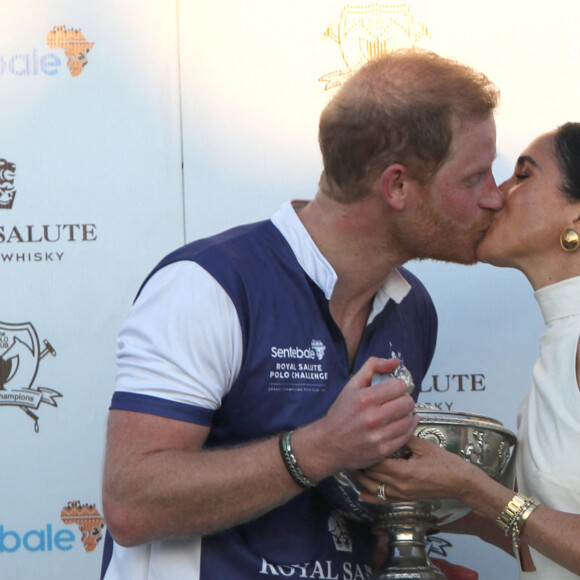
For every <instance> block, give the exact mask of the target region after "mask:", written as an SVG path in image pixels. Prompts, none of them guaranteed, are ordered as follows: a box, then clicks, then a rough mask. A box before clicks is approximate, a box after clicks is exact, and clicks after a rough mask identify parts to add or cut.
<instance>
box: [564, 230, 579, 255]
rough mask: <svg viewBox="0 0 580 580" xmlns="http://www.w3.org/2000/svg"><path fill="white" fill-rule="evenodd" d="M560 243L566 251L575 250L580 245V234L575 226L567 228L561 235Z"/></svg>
mask: <svg viewBox="0 0 580 580" xmlns="http://www.w3.org/2000/svg"><path fill="white" fill-rule="evenodd" d="M560 245H561V246H562V249H563V250H565V251H566V252H574V251H575V250H577V249H578V247H579V246H580V235H578V232H577V231H576V230H575V229H573V228H566V229H565V230H564V231H563V232H562V235H561V236H560Z"/></svg>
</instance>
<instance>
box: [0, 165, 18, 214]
mask: <svg viewBox="0 0 580 580" xmlns="http://www.w3.org/2000/svg"><path fill="white" fill-rule="evenodd" d="M15 174H16V165H15V164H14V163H10V162H9V161H6V159H0V209H12V204H13V203H14V196H15V195H16V188H15V186H14V175H15Z"/></svg>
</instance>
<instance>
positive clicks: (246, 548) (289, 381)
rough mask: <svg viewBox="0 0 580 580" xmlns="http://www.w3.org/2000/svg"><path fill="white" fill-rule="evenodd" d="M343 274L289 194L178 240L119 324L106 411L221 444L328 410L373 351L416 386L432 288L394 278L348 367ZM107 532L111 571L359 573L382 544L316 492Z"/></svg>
mask: <svg viewBox="0 0 580 580" xmlns="http://www.w3.org/2000/svg"><path fill="white" fill-rule="evenodd" d="M335 283H336V274H335V272H334V270H333V269H332V267H331V266H330V264H329V263H328V262H327V261H326V259H325V258H324V257H323V256H322V255H321V254H320V252H319V251H318V249H317V247H316V245H315V244H314V242H313V241H312V239H311V238H310V237H309V235H308V233H307V232H306V230H305V228H304V227H303V225H302V223H301V222H300V220H299V219H298V217H297V215H296V213H295V211H294V209H293V208H292V205H291V204H290V203H287V204H285V205H284V206H283V207H282V208H281V210H280V211H279V212H278V213H277V214H276V215H275V216H274V217H273V218H272V220H267V221H263V222H259V223H255V224H250V225H246V226H241V227H237V228H234V229H232V230H229V231H227V232H224V233H222V234H219V235H217V236H213V237H211V238H207V239H204V240H200V241H197V242H193V243H191V244H188V245H186V246H184V247H182V248H180V249H178V250H177V251H175V252H173V253H172V254H170V255H169V256H167V257H166V258H165V259H164V260H162V262H161V263H160V264H159V265H158V266H157V267H156V268H155V269H154V271H153V272H152V274H151V275H150V276H149V277H148V279H147V280H146V282H145V283H144V285H143V286H142V289H141V291H140V293H139V296H138V298H137V299H136V301H135V304H134V306H133V308H132V310H131V312H130V313H129V315H128V317H127V320H126V322H125V324H124V325H123V328H122V329H121V331H120V333H119V339H118V340H119V349H118V375H117V385H116V391H115V394H114V396H113V401H112V404H111V408H112V409H125V410H132V411H140V412H146V413H153V414H157V415H161V416H165V417H171V418H174V419H179V420H183V421H191V422H193V423H197V424H202V425H207V426H211V429H210V435H209V438H208V441H207V446H208V447H212V446H221V445H230V444H235V443H241V442H245V441H251V440H253V439H256V438H261V437H264V436H268V435H272V434H275V433H278V432H279V431H281V430H283V429H290V428H294V427H298V426H300V425H303V424H305V423H309V422H311V421H314V420H316V419H318V418H320V417H321V416H323V415H324V414H325V413H326V412H327V410H328V408H329V407H330V406H331V405H332V403H333V401H334V400H335V399H336V397H337V395H338V393H339V392H340V390H341V389H342V387H343V386H344V385H345V384H346V382H347V381H348V379H349V376H350V375H351V374H352V373H353V372H356V370H358V368H360V366H361V365H362V364H363V363H364V362H365V361H366V360H367V359H368V357H369V356H379V357H391V356H393V355H395V356H398V357H400V358H401V359H402V360H403V361H404V364H405V366H407V368H408V369H409V370H410V371H411V373H412V375H413V377H414V380H415V383H416V384H417V385H420V384H421V382H422V380H423V377H424V375H425V373H426V372H427V369H428V367H429V364H430V362H431V358H432V356H433V352H434V349H435V341H436V333H437V316H436V313H435V309H434V307H433V304H432V301H431V299H430V297H429V295H428V293H427V291H426V289H425V288H424V286H423V285H422V284H421V283H420V282H419V281H418V280H417V279H416V278H415V277H414V276H413V275H412V274H411V273H410V272H408V271H407V270H405V269H403V268H401V269H399V270H398V271H397V270H396V271H393V272H392V273H391V274H390V276H389V278H388V280H387V281H386V283H385V285H384V286H383V288H381V290H380V291H379V292H378V293H377V295H376V297H375V300H374V304H373V308H372V312H371V314H370V316H369V320H368V323H367V326H366V329H365V331H364V334H363V337H362V340H361V343H360V346H359V350H358V352H357V354H356V358H355V361H354V364H353V366H352V368H350V367H349V363H348V354H347V348H346V343H345V341H344V338H343V336H342V333H341V332H340V329H339V328H338V326H337V325H336V323H335V322H334V320H333V319H332V317H331V315H330V311H329V299H330V296H331V295H332V290H333V288H334V284H335ZM107 541H108V544H107V546H106V550H105V556H104V562H103V564H104V566H103V576H102V577H103V578H104V579H105V580H120V579H121V578H123V579H126V578H131V579H132V580H141V579H143V580H145V579H147V578H151V577H154V578H156V579H157V578H159V579H165V578H167V579H168V580H169V579H171V580H176V579H181V578H184V579H185V578H192V579H200V580H216V579H221V578H232V579H233V578H235V579H236V580H246V579H247V580H250V579H255V580H258V579H264V578H265V577H267V576H283V577H294V578H311V577H312V578H336V579H338V578H340V579H354V578H364V577H366V576H367V575H368V572H369V563H370V559H371V557H372V553H373V549H374V545H375V539H374V537H373V535H372V534H371V533H370V531H369V530H367V529H366V528H365V527H364V526H362V525H359V524H356V523H354V522H351V521H348V520H346V519H345V518H344V517H342V516H341V515H339V514H338V513H336V512H334V511H333V509H332V506H329V505H327V503H326V502H325V501H324V500H323V499H321V497H320V496H319V495H318V493H317V492H316V490H315V489H313V490H307V491H305V492H303V493H301V494H300V495H299V496H297V497H296V498H294V499H293V500H291V501H290V502H288V503H287V504H285V505H284V506H282V507H280V508H278V509H275V510H273V511H271V512H270V513H268V514H266V515H265V516H262V517H260V518H257V519H256V520H254V521H252V522H250V523H248V524H245V525H241V526H237V527H235V528H232V529H230V530H227V531H225V532H221V533H218V534H214V535H212V536H207V537H203V538H191V539H189V540H182V541H166V542H156V543H153V544H149V545H145V546H139V547H136V548H121V547H120V546H118V545H115V544H114V543H113V542H112V541H111V539H110V537H109V538H108V539H107ZM153 570H154V571H155V573H154V575H153V576H151V574H152V573H153V572H152V571H153Z"/></svg>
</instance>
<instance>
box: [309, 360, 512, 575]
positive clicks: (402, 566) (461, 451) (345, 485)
mask: <svg viewBox="0 0 580 580" xmlns="http://www.w3.org/2000/svg"><path fill="white" fill-rule="evenodd" d="M403 368H404V367H403ZM405 371H406V369H405ZM406 372H407V373H408V371H406ZM394 375H395V376H398V377H400V378H404V377H403V376H402V375H404V372H401V371H399V372H398V373H397V372H395V373H394ZM409 377H410V374H409ZM384 378H385V377H380V378H379V379H378V380H382V379H384ZM373 382H377V381H373ZM408 384H409V383H408ZM411 385H412V382H411V384H410V385H409V387H410V388H412V386H411ZM415 413H416V414H417V415H419V417H420V418H419V425H418V426H417V429H416V430H415V435H417V437H420V438H422V439H426V440H428V441H431V442H433V443H434V444H435V445H438V446H439V447H443V448H445V449H446V450H447V451H450V452H452V453H456V454H458V455H460V456H461V457H463V458H464V459H465V460H466V461H469V462H471V463H473V464H474V465H477V466H478V467H480V468H481V469H483V470H484V471H485V472H486V473H487V474H488V475H489V476H491V477H493V478H494V479H495V480H497V481H500V482H501V483H503V484H504V485H506V486H508V487H513V483H514V478H515V473H514V469H513V464H514V462H513V461H512V460H511V459H512V456H513V453H512V450H513V449H514V448H515V444H516V436H515V435H514V434H513V433H512V432H511V431H509V430H508V429H506V428H505V427H504V426H503V425H502V424H501V423H500V422H499V421H496V420H494V419H490V418H489V417H484V416H482V415H477V414H474V413H462V412H450V411H442V410H441V409H439V408H437V407H433V406H430V405H421V404H417V405H416V406H415ZM406 453H409V451H408V450H407V449H406V448H404V447H403V448H402V449H400V450H399V451H398V452H397V453H396V454H395V456H398V457H405V454H406ZM319 490H320V492H321V493H322V495H323V496H324V497H325V499H326V500H327V501H329V502H330V503H331V504H332V505H333V506H334V507H335V508H336V509H337V510H338V511H339V512H340V513H342V514H343V515H344V516H346V517H347V518H350V519H354V520H356V521H358V522H361V523H364V524H367V525H369V526H370V527H371V528H372V529H373V532H375V533H377V534H383V535H386V536H388V539H389V552H388V555H387V557H386V560H385V561H384V562H383V564H382V565H381V566H380V567H379V568H378V569H377V570H376V571H375V572H374V573H373V574H372V575H371V577H370V578H369V580H445V575H444V574H443V573H442V572H441V571H440V570H439V569H438V568H437V567H436V566H434V565H433V564H432V563H431V561H430V560H429V556H428V553H427V547H426V546H427V544H426V538H425V536H426V535H427V534H428V533H430V532H433V531H437V527H438V525H439V524H443V523H450V522H453V521H455V520H458V519H459V518H461V517H463V516H464V515H466V514H467V513H469V511H471V510H470V508H469V507H468V506H467V505H465V504H464V503H463V502H461V501H459V500H454V499H436V498H434V499H425V500H418V501H412V502H399V503H385V504H381V505H377V504H370V503H367V502H362V501H360V500H359V499H358V496H359V495H360V492H361V491H362V487H361V486H360V484H359V483H358V482H357V481H356V480H355V479H354V478H353V477H352V476H351V475H350V474H349V473H347V472H341V473H338V474H336V475H335V476H333V477H330V478H328V479H326V480H325V481H323V482H322V483H321V484H320V486H319Z"/></svg>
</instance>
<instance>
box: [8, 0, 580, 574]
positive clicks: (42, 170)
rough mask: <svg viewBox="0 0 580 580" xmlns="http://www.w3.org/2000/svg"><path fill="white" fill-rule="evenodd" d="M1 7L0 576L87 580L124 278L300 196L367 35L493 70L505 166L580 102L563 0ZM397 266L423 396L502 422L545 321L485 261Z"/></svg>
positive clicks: (507, 276)
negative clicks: (423, 322)
mask: <svg viewBox="0 0 580 580" xmlns="http://www.w3.org/2000/svg"><path fill="white" fill-rule="evenodd" d="M524 6H525V10H524ZM0 8H1V9H2V18H1V19H0V32H1V35H0V86H1V89H2V90H0V107H1V109H0V110H1V111H2V113H1V114H0V280H1V281H2V282H3V288H4V292H3V296H2V299H1V300H0V421H1V423H0V424H1V425H2V427H3V433H4V441H5V444H4V445H3V446H2V448H1V450H0V465H1V466H2V467H1V469H2V471H1V473H2V479H1V481H2V484H3V489H2V492H3V493H2V495H1V496H0V577H1V578H2V579H3V580H4V579H7V580H33V579H34V580H36V578H38V577H39V574H41V575H42V577H43V578H47V579H54V580H56V579H58V580H62V579H63V578H65V579H67V580H77V579H85V578H86V579H89V578H93V579H96V578H98V571H99V566H100V557H101V552H102V542H97V543H95V542H93V543H91V542H90V541H89V540H87V538H83V535H82V529H81V528H83V527H84V528H87V529H88V531H89V534H90V533H91V532H92V531H93V529H94V530H95V531H96V532H97V536H96V537H98V533H99V532H102V528H101V525H102V519H101V512H102V508H101V504H100V475H101V463H102V450H103V443H104V441H103V439H104V430H105V422H106V414H107V407H108V403H109V400H110V396H111V392H112V388H113V383H114V374H115V361H114V350H115V334H116V332H117V329H118V327H119V325H120V324H121V321H122V319H123V317H124V315H125V313H126V311H127V309H128V308H129V306H130V303H131V301H132V298H133V296H134V293H135V291H136V289H137V287H138V286H139V284H140V282H141V280H142V278H143V277H144V276H145V275H146V273H147V272H148V271H149V269H150V268H151V267H152V266H153V265H154V264H155V263H156V262H157V261H158V259H159V258H160V257H162V256H163V255H164V254H165V253H167V252H168V251H169V250H171V249H173V248H175V247H177V246H179V245H181V244H182V243H183V242H185V241H191V240H193V239H195V238H199V237H202V236H205V235H209V234H212V233H215V232H218V231H220V230H223V229H225V228H227V227H230V226H233V225H237V224H239V223H243V222H248V221H255V220H258V219H263V218H267V217H269V216H270V215H271V214H272V213H273V212H274V211H275V210H276V209H277V208H278V206H279V205H280V204H281V203H282V202H283V201H284V200H286V199H288V198H310V197H312V196H313V195H314V193H315V191H316V184H317V181H318V177H319V174H320V169H321V164H320V155H319V152H318V146H317V124H318V115H319V113H320V110H321V109H322V107H323V106H324V104H325V103H326V102H327V100H328V99H329V98H330V96H331V95H332V88H331V87H330V86H329V85H331V84H332V83H333V82H335V81H339V80H340V79H341V78H342V76H343V75H344V74H346V73H348V71H349V69H352V68H355V67H356V66H357V65H358V63H359V62H360V61H361V59H364V58H365V55H367V54H368V51H369V50H370V49H375V50H376V49H384V48H392V47H399V46H411V45H413V44H416V45H417V46H422V47H424V48H429V49H432V50H435V51H437V52H439V53H441V54H444V55H447V56H452V57H456V58H458V59H459V60H462V61H464V62H466V63H468V64H471V65H473V66H475V67H476V68H479V69H481V70H482V71H483V72H485V73H486V74H488V76H489V77H490V78H491V79H492V80H493V81H495V82H496V83H497V84H498V85H499V87H500V89H501V91H502V103H501V108H500V111H499V115H498V117H497V125H498V159H497V163H496V166H495V172H496V177H497V179H498V181H499V180H502V179H504V178H506V177H507V176H508V175H509V174H510V172H511V168H512V165H513V162H514V161H515V159H516V157H517V155H518V153H519V152H520V151H521V149H523V148H524V147H525V146H526V145H527V144H528V142H529V141H530V140H531V139H532V138H533V137H535V136H536V135H537V134H539V133H541V132H543V131H545V130H548V129H552V128H554V127H555V126H556V125H557V124H559V123H561V122H563V121H566V120H578V119H579V118H580V115H579V114H578V113H579V112H578V107H579V104H578V99H577V95H578V94H579V91H578V89H579V88H580V87H579V86H578V84H579V82H580V81H579V80H578V75H577V70H578V65H579V59H580V34H579V33H578V32H577V30H576V23H577V22H578V20H579V17H580V5H578V4H577V3H576V2H574V1H573V0H553V1H552V2H551V3H549V4H544V5H540V4H538V5H532V6H530V5H529V4H528V3H525V5H524V3H522V2H519V1H517V0H503V1H501V2H500V1H499V0H488V1H487V2H485V3H481V2H476V1H475V0H415V1H411V0H409V1H407V2H402V1H401V2H395V1H393V2H388V1H385V2H370V1H369V2H354V1H353V2H350V3H349V2H339V1H336V0H317V1H316V2H311V1H307V0H295V1H294V2H280V1H278V0H246V1H245V2H238V1H236V0H212V1H211V2H210V1H202V0H177V1H176V2H170V1H168V0H148V1H139V2H138V1H137V0H125V1H124V2H114V1H113V0H102V1H101V2H99V3H98V4H97V3H94V2H89V1H88V0H75V1H74V2H73V1H72V0H49V1H40V0H0ZM55 27H57V28H56V30H55ZM58 27H62V28H60V29H59V28H58ZM49 34H50V36H48V39H47V35H49ZM47 40H48V41H47ZM49 42H50V44H49ZM369 47H370V49H369ZM79 48H80V49H81V52H84V53H85V54H84V56H83V54H81V56H80V59H79V58H78V57H79V54H78V53H79ZM87 49H88V52H86V50H87ZM67 52H68V53H70V54H71V55H72V56H75V57H77V58H76V61H75V62H73V61H71V62H70V63H69V60H68V56H67ZM83 62H86V66H84V67H83V66H75V64H77V63H78V64H82V63H83ZM69 64H70V67H69ZM3 168H4V169H3ZM13 170H14V171H13ZM10 200H11V201H10ZM410 268H411V269H412V270H413V271H414V272H416V273H418V274H419V276H420V277H421V278H422V279H423V280H424V282H425V283H426V285H427V286H428V288H429V289H430V291H431V293H432V295H433V298H434V300H435V303H436V305H437V308H438V311H439V317H440V337H439V343H438V349H437V352H436V356H435V359H434V362H433V365H432V368H431V370H430V373H429V378H428V379H427V380H426V381H425V384H424V385H423V393H422V394H421V400H423V401H425V402H431V403H436V404H439V405H441V406H442V407H443V408H451V409H454V410H469V411H474V412H479V413H483V414H486V415H490V416H493V417H496V418H498V419H499V420H501V421H502V422H504V424H506V425H507V426H508V427H510V428H512V429H515V415H516V410H517V406H518V404H519V401H520V400H521V398H522V396H523V395H524V393H525V391H526V390H527V388H528V384H529V382H530V376H531V367H532V364H533V362H534V360H535V357H536V355H537V338H538V336H539V334H540V333H541V331H542V328H543V324H542V321H541V318H540V315H539V311H538V309H537V306H536V304H535V301H534V299H533V296H532V291H531V289H530V288H529V286H528V284H527V282H526V281H525V279H524V278H523V276H521V274H519V273H517V272H512V271H506V270H498V269H494V268H491V267H489V266H485V265H478V266H475V267H460V266H454V265H448V264H440V263H431V262H424V263H414V264H411V265H410ZM44 341H47V343H45V342H44ZM11 348H12V350H10V349H11ZM17 352H18V354H19V358H18V359H16V358H15V357H14V355H15V353H17ZM17 361H19V364H17ZM54 403H55V404H56V406H54ZM31 415H33V416H34V417H36V419H35V418H33V417H32V416H31ZM35 425H36V426H37V430H35ZM77 501H78V502H79V503H78V504H75V503H74V502H77ZM69 506H70V507H69ZM447 539H448V540H449V541H450V542H451V543H452V544H453V547H451V548H449V549H448V555H449V558H450V559H451V560H452V561H455V562H461V563H465V564H467V565H469V566H471V567H473V568H476V569H477V570H478V571H479V572H480V578H481V579H482V580H496V579H497V578H516V577H517V573H516V570H515V564H514V563H513V561H512V560H511V559H510V558H509V557H508V556H505V555H503V554H502V553H500V552H499V551H498V550H496V549H495V548H491V547H489V546H486V545H484V544H483V543H482V542H480V541H478V540H475V539H465V538H460V537H457V536H448V537H447Z"/></svg>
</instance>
